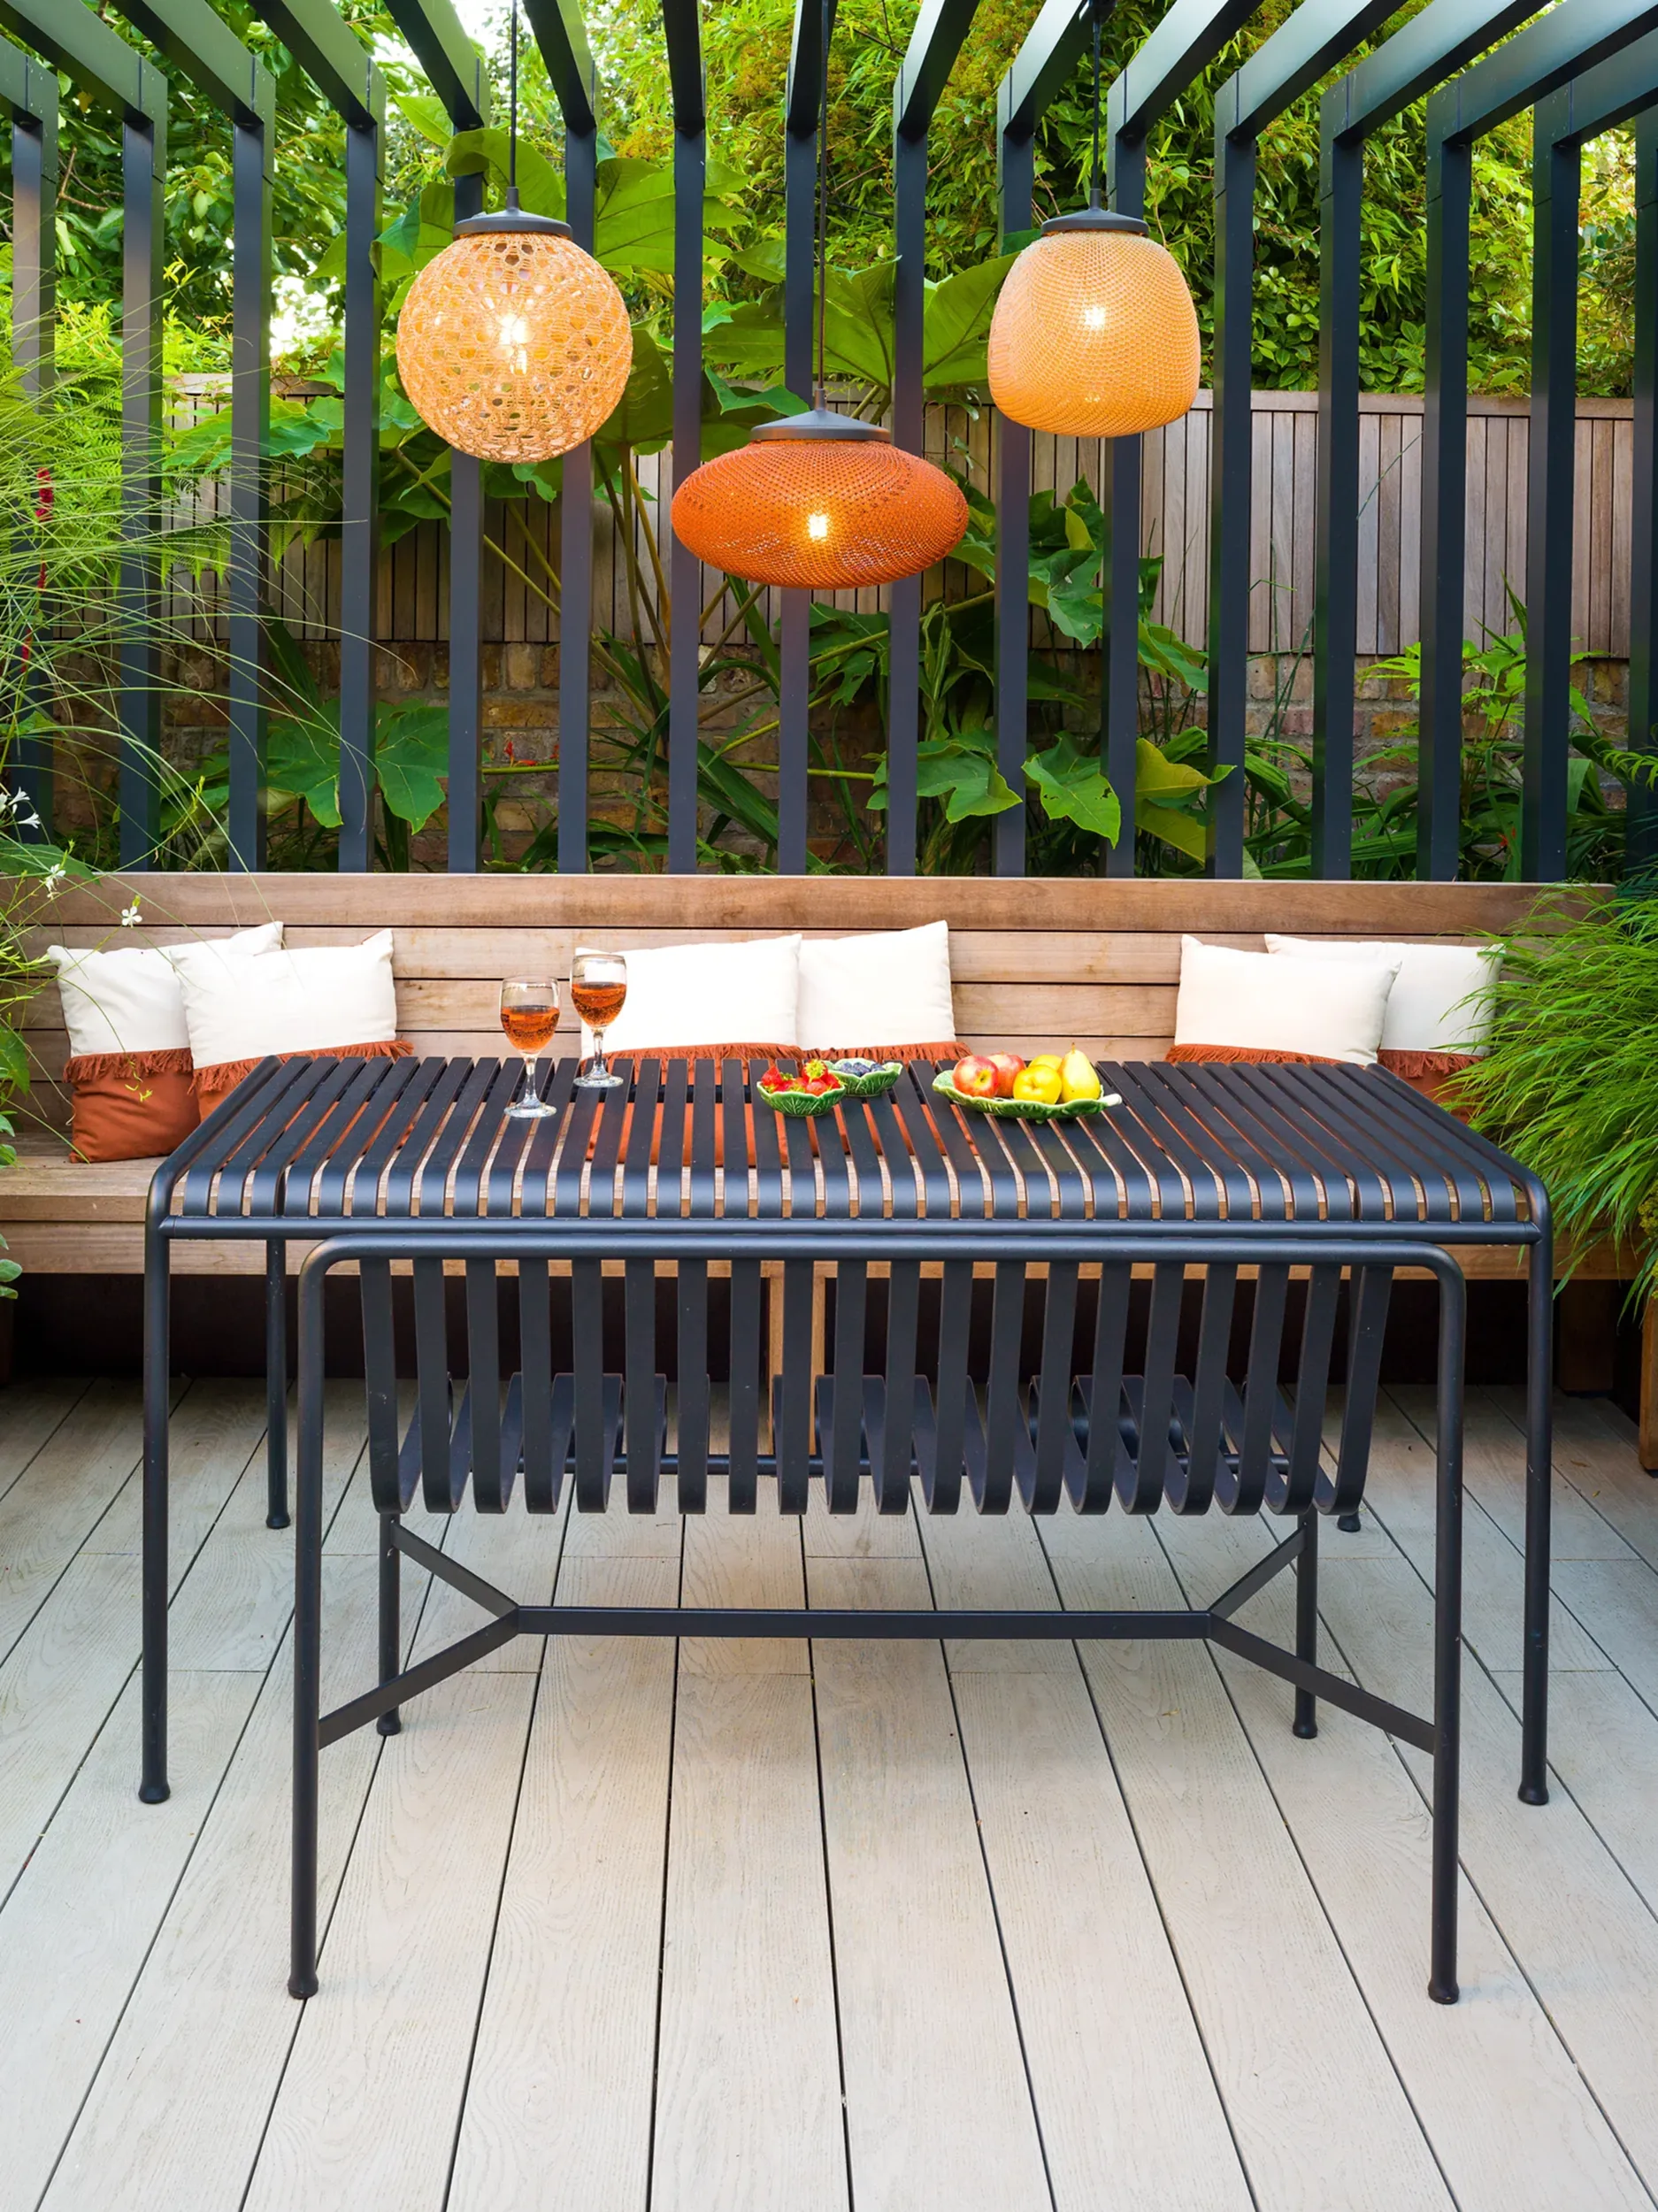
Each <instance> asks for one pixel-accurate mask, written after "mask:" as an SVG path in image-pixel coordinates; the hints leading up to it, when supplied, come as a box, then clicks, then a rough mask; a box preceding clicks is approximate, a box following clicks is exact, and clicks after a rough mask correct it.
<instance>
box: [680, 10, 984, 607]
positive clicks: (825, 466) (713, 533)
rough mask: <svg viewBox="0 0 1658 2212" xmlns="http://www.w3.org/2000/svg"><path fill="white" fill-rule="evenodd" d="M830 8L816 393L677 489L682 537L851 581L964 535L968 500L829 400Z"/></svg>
mask: <svg viewBox="0 0 1658 2212" xmlns="http://www.w3.org/2000/svg"><path fill="white" fill-rule="evenodd" d="M829 18H830V9H829V6H828V4H827V0H825V6H824V7H823V10H822V21H823V45H822V49H821V54H820V60H821V66H822V81H823V93H822V102H823V104H822V111H821V115H820V118H819V121H818V165H817V395H816V402H815V404H814V405H813V406H812V407H811V409H810V411H809V412H807V413H805V414H802V415H787V416H785V417H784V418H783V419H781V420H780V421H779V422H768V423H764V424H762V426H760V428H759V429H758V430H756V432H755V433H754V435H753V437H752V438H751V439H750V440H749V442H748V444H747V445H746V446H741V447H740V448H739V449H737V451H736V452H734V453H723V454H721V455H720V456H719V457H718V459H716V460H712V461H707V462H704V464H703V465H702V467H701V468H698V469H694V470H693V471H692V472H691V473H690V474H689V475H688V476H687V478H686V479H685V480H684V481H683V482H682V483H681V484H680V485H679V488H678V490H677V491H676V492H675V493H674V495H673V506H672V518H673V527H674V530H675V532H676V533H677V534H678V536H679V542H680V543H681V544H682V545H685V546H688V547H689V549H690V550H691V551H692V552H693V553H695V555H696V557H697V558H698V560H701V561H706V562H708V564H709V565H710V567H713V568H719V569H723V570H724V571H725V573H726V574H727V575H728V576H741V577H742V578H744V579H745V580H747V581H748V582H749V583H751V584H781V585H783V586H784V587H786V588H799V589H804V590H815V591H838V590H851V589H856V587H857V586H858V585H860V584H891V583H895V582H896V581H897V580H898V579H899V578H900V577H901V576H918V575H919V574H920V573H921V572H922V570H923V569H925V568H931V567H932V565H933V562H934V561H941V560H942V559H943V558H944V556H945V555H946V554H947V553H948V552H949V551H950V550H951V549H953V548H954V547H955V546H956V545H958V544H959V543H960V542H961V539H962V534H963V531H965V529H966V527H967V502H966V500H965V499H964V498H963V496H962V493H961V490H960V488H959V487H958V486H957V485H956V484H954V483H952V482H951V480H950V479H949V478H948V476H947V475H946V474H945V473H944V471H943V470H942V469H938V468H934V467H933V464H932V463H931V462H930V461H923V460H921V459H919V458H918V457H917V456H916V455H915V454H913V453H905V452H903V451H902V450H901V449H899V448H898V447H896V446H894V443H893V442H892V438H891V436H890V434H888V433H887V431H885V430H882V429H879V428H878V427H877V426H876V425H875V424H873V423H868V422H860V421H858V420H857V419H856V417H853V416H849V415H837V414H836V413H835V412H834V411H833V409H831V408H828V407H825V404H824V305H825V296H826V294H827V291H828V220H827V210H826V189H827V188H826V182H825V179H826V173H827V169H828V160H829Z"/></svg>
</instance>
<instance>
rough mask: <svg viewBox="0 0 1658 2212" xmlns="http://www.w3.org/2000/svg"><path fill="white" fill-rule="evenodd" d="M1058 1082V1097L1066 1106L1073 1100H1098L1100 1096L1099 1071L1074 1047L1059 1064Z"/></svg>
mask: <svg viewBox="0 0 1658 2212" xmlns="http://www.w3.org/2000/svg"><path fill="white" fill-rule="evenodd" d="M1059 1080H1060V1085H1061V1092H1060V1095H1061V1096H1062V1097H1063V1099H1064V1101H1065V1102H1066V1104H1067V1105H1069V1104H1070V1102H1071V1100H1072V1099H1073V1098H1098V1097H1099V1095H1100V1089H1101V1085H1100V1074H1099V1070H1098V1069H1097V1068H1096V1067H1095V1066H1094V1063H1093V1061H1092V1060H1090V1059H1089V1057H1088V1056H1087V1054H1086V1052H1078V1049H1077V1048H1076V1046H1075V1045H1072V1047H1071V1050H1070V1051H1069V1052H1068V1053H1067V1054H1066V1055H1065V1056H1064V1058H1063V1060H1062V1061H1061V1062H1060V1064H1059Z"/></svg>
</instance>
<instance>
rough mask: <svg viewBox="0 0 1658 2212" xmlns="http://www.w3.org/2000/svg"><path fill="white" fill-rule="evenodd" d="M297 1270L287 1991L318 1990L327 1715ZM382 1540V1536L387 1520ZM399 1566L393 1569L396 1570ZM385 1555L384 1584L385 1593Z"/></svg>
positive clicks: (316, 1488) (304, 1308) (318, 1296)
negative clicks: (320, 1809)
mask: <svg viewBox="0 0 1658 2212" xmlns="http://www.w3.org/2000/svg"><path fill="white" fill-rule="evenodd" d="M325 1279H326V1278H325V1276H324V1275H323V1273H322V1272H321V1271H306V1272H303V1273H302V1275H301V1277H300V1290H299V1461H298V1465H297V1468H296V1489H297V1492H298V1497H297V1511H298V1526H297V1527H296V1530H295V1532H294V1807H293V1811H294V1839H293V1893H292V1900H291V1907H290V1909H291V1915H292V1918H291V1925H290V1937H289V1945H290V1950H289V1963H288V1995H289V1996H290V1997H314V1996H315V1995H316V1993H317V1800H318V1781H319V1778H318V1771H317V1770H318V1757H319V1749H320V1746H319V1740H318V1727H319V1722H320V1720H321V1717H322V1381H323V1342H322V1288H323V1283H324V1281H325ZM381 1541H382V1544H383V1543H384V1541H385V1536H384V1525H383V1524H382V1536H381ZM394 1571H395V1570H394ZM385 1578H386V1565H385V1560H384V1556H383V1555H382V1558H381V1563H380V1588H381V1594H382V1599H383V1596H384V1592H385Z"/></svg>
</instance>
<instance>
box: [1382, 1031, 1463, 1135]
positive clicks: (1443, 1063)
mask: <svg viewBox="0 0 1658 2212" xmlns="http://www.w3.org/2000/svg"><path fill="white" fill-rule="evenodd" d="M1478 1057H1479V1055H1478V1053H1475V1052H1397V1051H1394V1050H1393V1048H1391V1047H1389V1046H1387V1045H1384V1046H1383V1047H1382V1048H1381V1050H1380V1051H1379V1052H1378V1054H1377V1058H1378V1060H1379V1061H1380V1062H1381V1064H1382V1065H1383V1066H1384V1067H1385V1068H1386V1069H1387V1070H1388V1071H1389V1072H1390V1073H1391V1074H1393V1075H1396V1076H1398V1078H1399V1079H1400V1080H1401V1082H1403V1083H1409V1086H1410V1087H1411V1089H1412V1090H1413V1091H1420V1092H1421V1093H1422V1095H1423V1096H1424V1098H1431V1099H1432V1101H1433V1102H1434V1104H1435V1105H1436V1106H1443V1107H1444V1109H1445V1110H1446V1112H1447V1114H1455V1116H1456V1118H1457V1119H1458V1120H1459V1121H1466V1120H1467V1119H1468V1118H1469V1112H1468V1108H1467V1107H1466V1106H1464V1105H1462V1103H1461V1102H1460V1101H1459V1100H1458V1098H1457V1096H1456V1092H1455V1087H1454V1082H1453V1079H1454V1078H1455V1077H1456V1076H1459V1075H1461V1073H1462V1071H1463V1069H1464V1068H1471V1067H1472V1066H1473V1065H1474V1063H1475V1062H1476V1060H1478Z"/></svg>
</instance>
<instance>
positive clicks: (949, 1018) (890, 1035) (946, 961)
mask: <svg viewBox="0 0 1658 2212" xmlns="http://www.w3.org/2000/svg"><path fill="white" fill-rule="evenodd" d="M955 1035H956V1010H955V1006H954V1003H953V1002H952V1000H951V996H950V932H949V926H948V923H946V922H925V923H924V924H923V925H922V926H921V927H920V928H919V929H887V930H882V931H880V932H879V933H878V934H877V935H875V936H872V937H808V938H807V939H805V940H804V941H803V942H802V946H801V949H800V1041H801V1042H802V1044H803V1045H808V1046H812V1047H816V1048H819V1049H822V1048H829V1049H832V1050H834V1049H838V1050H841V1051H845V1050H847V1049H848V1048H857V1047H861V1046H864V1045H878V1046H879V1045H933V1044H942V1043H944V1042H945V1041H948V1040H949V1039H952V1038H954V1036H955Z"/></svg>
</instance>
